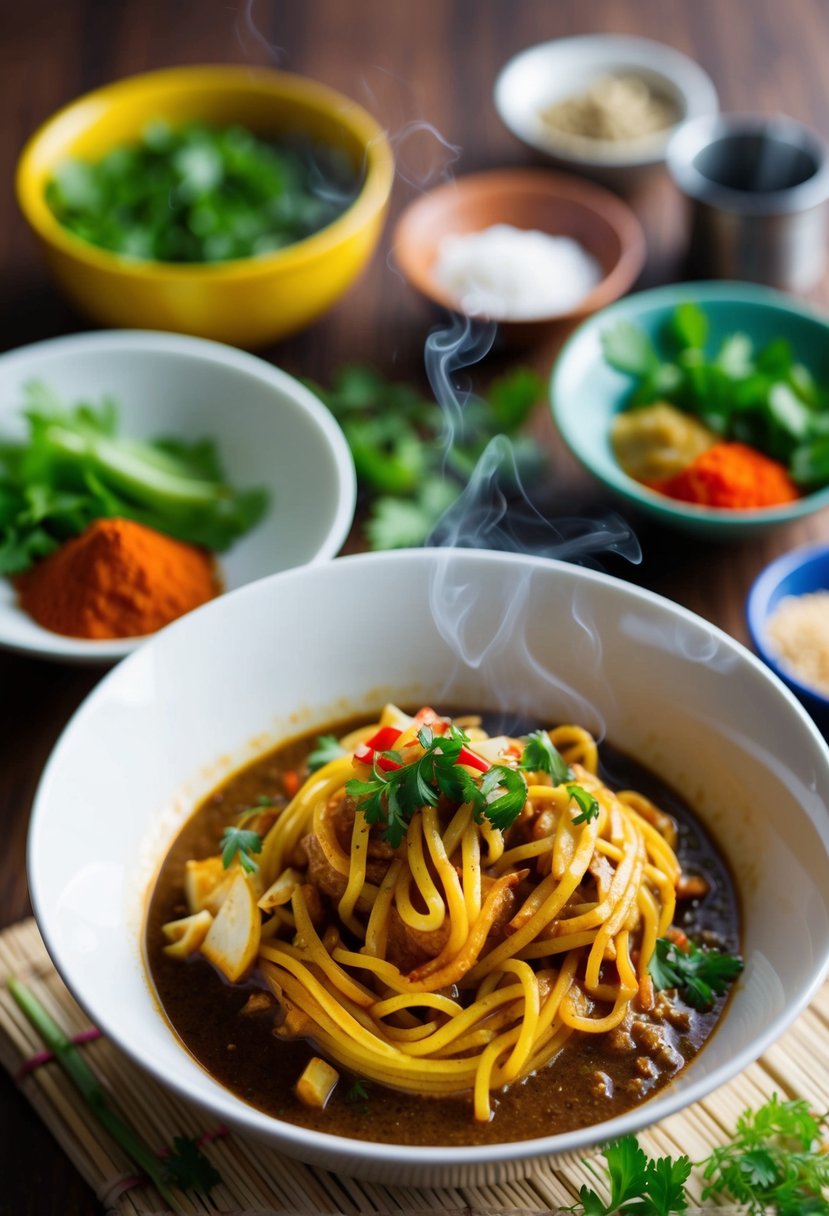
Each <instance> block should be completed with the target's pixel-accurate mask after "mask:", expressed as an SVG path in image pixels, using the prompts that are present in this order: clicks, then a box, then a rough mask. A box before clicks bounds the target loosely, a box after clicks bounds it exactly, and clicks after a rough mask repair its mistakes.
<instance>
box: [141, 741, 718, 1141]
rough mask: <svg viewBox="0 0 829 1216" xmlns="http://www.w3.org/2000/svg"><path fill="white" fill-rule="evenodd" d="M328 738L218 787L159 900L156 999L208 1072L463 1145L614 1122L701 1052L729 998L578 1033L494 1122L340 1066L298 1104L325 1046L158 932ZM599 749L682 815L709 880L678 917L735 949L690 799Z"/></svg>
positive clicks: (279, 754) (509, 1094)
mask: <svg viewBox="0 0 829 1216" xmlns="http://www.w3.org/2000/svg"><path fill="white" fill-rule="evenodd" d="M364 720H365V718H363V719H359V720H354V721H349V722H341V723H337V724H335V725H334V726H332V727H327V728H326V733H328V732H330V733H334V734H336V735H342V734H345V733H346V732H347V731H348V730H351V729H353V728H354V727H356V726H358V725H359V724H360V721H364ZM484 725H485V726H486V727H487V728H488V729H490V730H491V732H492V733H500V731H501V729H502V725H503V724H502V723H499V722H497V721H488V720H486V719H485V722H484ZM509 726H510V732H511V733H526V731H527V730H531V729H535V724H529V725H528V724H526V723H521V724H520V726H519V727H516V725H515V722H514V720H512V721H511V722H510V723H509ZM320 733H322V732H321V731H314V732H313V734H310V735H308V736H305V737H303V738H301V739H295V740H291V741H290V742H288V743H286V744H284V745H282V746H280V747H278V748H276V749H274V750H273V751H272V752H270V753H268V754H267V755H266V756H264V757H262V758H260V759H259V760H256V761H254V762H253V763H252V764H250V765H249V766H248V767H246V768H245V769H243V770H241V771H240V772H238V773H236V774H235V775H233V776H232V777H231V778H229V780H227V781H226V782H225V783H224V784H223V785H222V786H220V787H219V788H218V789H217V790H216V791H214V793H212V794H211V795H209V796H208V797H207V798H206V799H205V800H204V802H203V803H202V804H201V805H200V806H199V808H198V809H197V810H196V812H195V813H194V814H193V816H192V817H191V818H190V819H189V820H188V822H187V823H186V824H185V826H184V827H183V828H182V830H181V832H180V833H179V835H178V836H177V838H176V840H175V842H174V844H173V846H172V848H171V849H170V851H169V853H168V855H167V857H166V859H165V861H164V863H163V865H162V868H161V871H160V874H159V877H158V880H157V882H156V885H155V888H154V890H153V892H152V895H151V898H150V904H149V911H148V918H147V957H148V959H149V966H150V972H151V975H152V979H153V981H154V983H155V988H156V991H157V994H158V998H159V1002H160V1004H161V1006H162V1008H163V1010H164V1012H165V1013H166V1015H167V1018H168V1019H169V1021H170V1023H171V1024H172V1026H173V1027H174V1029H175V1031H176V1033H177V1034H178V1036H179V1038H180V1039H181V1040H182V1042H183V1043H184V1045H185V1046H186V1047H187V1049H188V1050H189V1051H190V1052H191V1054H192V1055H193V1056H195V1058H196V1059H197V1060H198V1061H199V1062H200V1063H201V1064H202V1066H203V1067H204V1068H205V1069H206V1070H207V1071H208V1072H209V1073H210V1074H211V1075H212V1076H214V1077H215V1078H216V1079H217V1080H218V1081H220V1082H221V1083H222V1084H223V1085H225V1086H226V1087H227V1088H228V1089H229V1090H231V1091H232V1092H233V1093H235V1094H237V1095H238V1096H239V1097H240V1098H242V1099H243V1100H244V1101H246V1102H249V1103H250V1104H251V1105H253V1106H255V1107H258V1108H259V1109H261V1110H263V1111H265V1112H267V1113H268V1114H270V1115H275V1116H276V1117H278V1118H280V1119H284V1120H287V1121H288V1122H291V1123H296V1124H300V1125H302V1126H304V1127H308V1128H312V1129H314V1130H316V1131H321V1132H327V1133H329V1134H333V1135H341V1136H351V1137H354V1138H356V1139H364V1140H374V1141H384V1142H387V1143H392V1144H410V1145H467V1144H492V1143H503V1142H504V1141H515V1140H529V1139H534V1138H536V1137H539V1136H548V1135H555V1134H558V1133H562V1132H566V1131H572V1130H574V1129H575V1128H579V1127H584V1126H588V1125H591V1124H594V1123H598V1122H601V1121H603V1120H605V1119H609V1118H612V1117H613V1116H615V1115H619V1114H621V1113H623V1112H624V1111H626V1110H629V1109H630V1108H631V1107H632V1106H635V1105H637V1104H638V1103H639V1102H641V1101H643V1100H645V1099H646V1098H649V1097H651V1096H653V1094H654V1093H656V1092H658V1090H659V1089H661V1088H662V1087H663V1086H664V1085H665V1084H667V1083H668V1082H669V1081H670V1080H671V1079H672V1078H673V1077H675V1076H676V1075H677V1073H678V1072H679V1071H681V1067H684V1065H685V1064H686V1063H687V1062H688V1061H689V1060H690V1059H692V1058H693V1056H694V1055H695V1054H696V1053H697V1051H698V1050H699V1048H700V1047H701V1046H702V1044H703V1043H704V1041H705V1039H706V1038H707V1036H708V1035H709V1034H710V1033H711V1031H712V1029H713V1028H714V1025H715V1024H716V1022H717V1019H718V1017H719V1016H720V1013H721V1012H722V1009H723V1006H724V1005H725V1003H726V1000H727V997H722V998H720V999H719V1000H718V1001H717V1003H716V1005H715V1006H714V1007H713V1009H712V1010H710V1011H709V1012H706V1013H699V1012H697V1011H696V1010H694V1009H692V1008H691V1007H690V1006H687V1005H686V1004H684V1003H683V1002H682V1001H681V1000H676V1001H675V1002H673V1013H672V1016H671V1018H665V1017H663V1018H662V1019H661V1020H657V1019H654V1020H653V1021H652V1022H651V1021H650V1019H643V1026H642V1029H641V1035H640V1036H639V1042H638V1043H637V1045H636V1046H635V1049H633V1050H631V1049H630V1048H629V1047H625V1046H624V1044H623V1043H620V1042H619V1040H618V1039H616V1040H614V1039H613V1033H614V1032H611V1033H610V1034H609V1035H592V1034H591V1035H586V1034H579V1033H576V1034H574V1035H573V1037H572V1039H571V1040H570V1041H569V1043H568V1044H567V1046H566V1047H565V1048H564V1050H563V1051H562V1052H561V1053H560V1054H559V1056H558V1057H557V1058H556V1059H555V1060H554V1061H553V1063H552V1064H551V1065H550V1066H548V1067H547V1068H544V1069H542V1070H541V1071H539V1072H538V1073H536V1074H535V1075H533V1076H530V1077H528V1078H527V1079H526V1080H524V1081H523V1082H519V1083H517V1084H515V1085H513V1086H511V1087H510V1088H509V1089H507V1090H505V1091H500V1092H498V1093H497V1094H495V1095H493V1098H494V1100H493V1108H494V1112H495V1113H494V1117H493V1118H492V1119H491V1120H490V1122H489V1123H484V1124H482V1123H476V1122H475V1121H474V1120H473V1118H472V1112H471V1105H470V1102H469V1101H468V1099H467V1098H466V1097H464V1096H461V1097H458V1098H452V1099H438V1098H425V1097H423V1098H422V1097H417V1096H413V1095H411V1094H406V1093H403V1092H400V1091H395V1090H391V1089H386V1088H385V1087H383V1086H381V1085H378V1084H376V1083H373V1082H363V1083H358V1078H356V1077H353V1076H350V1075H348V1074H347V1073H344V1072H343V1071H342V1070H339V1071H340V1072H341V1077H340V1081H339V1083H338V1085H337V1087H336V1089H335V1090H334V1092H333V1094H332V1095H331V1098H330V1099H329V1101H328V1103H327V1105H326V1107H325V1109H324V1110H316V1109H312V1108H309V1107H307V1106H305V1105H303V1104H302V1103H301V1102H300V1101H299V1100H298V1099H297V1098H296V1097H295V1096H294V1093H293V1086H294V1084H295V1082H296V1080H297V1078H298V1077H299V1076H300V1074H301V1072H302V1070H303V1068H304V1067H305V1065H306V1063H307V1062H308V1060H309V1059H310V1058H311V1057H312V1056H313V1055H315V1054H317V1053H316V1050H315V1048H314V1047H313V1046H312V1045H311V1044H310V1043H308V1042H306V1041H304V1040H294V1041H290V1042H285V1041H282V1040H279V1039H277V1038H276V1037H275V1036H274V1034H273V1033H272V1026H273V1011H272V1010H266V1011H264V1012H260V1013H245V1014H242V1013H241V1012H240V1011H241V1009H242V1007H243V1006H244V1005H245V1004H246V1002H247V1000H248V998H249V997H250V995H251V992H252V991H256V990H257V988H258V987H259V985H258V984H257V982H256V977H255V975H254V977H252V979H251V980H250V981H249V982H248V983H246V984H243V985H235V986H232V985H229V984H228V983H227V982H226V981H225V980H224V979H223V978H222V977H221V975H220V974H219V973H218V972H217V971H216V970H214V968H213V967H212V966H211V965H210V964H209V963H208V962H206V961H205V960H204V959H202V958H199V957H198V956H197V957H195V958H193V959H191V960H190V961H189V962H186V963H183V962H182V961H181V960H178V959H173V958H170V957H169V956H167V955H166V954H165V953H164V951H163V945H164V938H163V935H162V933H161V926H162V925H163V924H165V923H166V922H167V921H169V920H175V919H176V918H178V917H182V916H186V915H187V913H188V908H187V905H186V903H185V900H184V895H183V879H184V867H185V863H186V862H187V861H188V860H189V859H190V858H201V857H207V856H210V855H212V854H216V853H217V852H218V850H219V840H220V837H221V835H222V832H223V831H224V829H225V827H226V826H227V825H228V824H229V823H231V822H232V821H233V819H234V818H235V816H236V815H238V814H239V813H241V812H242V811H244V810H246V809H248V808H250V807H251V806H253V805H255V804H256V802H257V800H258V799H260V798H262V797H263V796H266V797H268V798H269V799H272V800H273V802H274V804H275V805H276V806H283V805H285V804H287V802H288V801H289V799H288V797H287V795H286V793H285V790H284V787H283V774H284V773H285V772H288V771H296V770H297V769H299V768H301V766H302V765H303V763H304V761H305V758H306V757H307V755H308V753H309V752H310V750H311V748H312V747H313V744H314V742H315V740H316V737H317V735H318V734H320ZM600 755H601V765H600V774H601V776H602V779H603V780H605V781H606V782H607V784H608V785H610V786H611V787H612V788H616V789H619V788H634V789H638V790H640V791H641V792H642V793H644V794H645V795H646V796H647V797H649V798H651V799H652V800H653V801H654V802H656V803H657V805H659V806H661V807H662V808H663V809H664V810H666V811H668V812H669V813H670V814H672V815H673V816H674V818H675V819H676V821H677V823H678V825H679V843H678V846H677V850H676V851H677V854H678V856H679V859H680V861H681V862H682V864H683V868H684V869H687V870H688V871H689V872H690V873H692V874H700V875H701V876H702V877H703V878H705V879H706V881H707V882H708V884H709V886H710V891H709V894H708V895H707V896H706V897H705V899H704V900H702V901H701V902H699V903H697V902H692V903H690V904H688V905H687V907H686V906H684V905H680V908H683V907H684V913H683V912H680V910H679V909H678V915H677V917H676V919H675V923H676V924H678V925H681V926H682V927H683V928H685V929H686V931H688V932H690V933H693V934H695V935H697V934H703V935H705V936H706V937H707V936H709V935H710V937H711V940H712V941H715V942H716V944H717V945H718V946H720V947H721V948H723V949H725V950H727V951H728V952H729V953H736V952H738V950H739V923H738V909H737V898H736V893H735V889H734V884H733V882H732V880H731V876H730V874H729V872H728V868H727V866H726V865H725V862H724V861H723V859H722V858H721V856H720V855H719V853H718V851H717V849H716V847H715V846H714V844H713V843H712V840H711V838H710V836H709V835H708V834H707V833H706V832H705V830H704V829H703V828H702V826H701V825H700V824H699V822H698V821H697V820H696V819H695V818H694V816H693V815H692V814H691V812H690V810H689V809H688V807H687V806H686V805H685V804H684V802H683V801H682V800H681V798H680V797H679V796H678V795H677V794H676V793H675V792H674V791H673V790H671V789H670V788H668V787H667V786H666V785H665V784H664V783H663V782H661V781H660V780H659V779H658V778H656V777H655V776H654V775H653V774H651V773H650V772H648V771H647V770H646V769H645V768H643V766H642V765H640V764H638V763H636V762H635V761H633V760H631V759H630V758H629V757H627V756H624V755H623V754H622V753H620V752H618V751H616V750H615V749H613V748H612V747H610V746H609V745H607V744H603V745H602V747H601V749H600ZM650 1028H658V1031H659V1033H660V1034H661V1035H662V1041H663V1043H664V1042H667V1043H668V1045H669V1049H670V1050H668V1051H667V1052H664V1051H660V1049H659V1048H655V1047H654V1045H653V1042H652V1041H651V1040H652V1038H653V1037H654V1035H651V1036H650V1037H649V1029H650ZM654 1034H655V1032H654ZM680 1057H681V1064H679V1063H678V1061H679V1059H680ZM654 1074H655V1075H654Z"/></svg>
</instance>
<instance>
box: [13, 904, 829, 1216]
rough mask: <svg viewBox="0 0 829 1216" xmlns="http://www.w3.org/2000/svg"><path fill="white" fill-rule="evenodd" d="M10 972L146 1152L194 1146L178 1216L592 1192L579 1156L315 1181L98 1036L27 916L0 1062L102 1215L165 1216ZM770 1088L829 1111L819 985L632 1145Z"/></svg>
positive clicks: (691, 1148)
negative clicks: (524, 1166)
mask: <svg viewBox="0 0 829 1216" xmlns="http://www.w3.org/2000/svg"><path fill="white" fill-rule="evenodd" d="M11 976H16V977H17V978H19V979H21V980H23V981H24V982H25V983H26V984H27V985H28V986H29V987H30V988H31V990H32V991H33V992H34V994H35V995H36V997H37V998H38V1000H39V1001H40V1002H41V1003H42V1004H43V1006H44V1007H45V1008H46V1009H47V1010H48V1011H49V1012H50V1013H51V1014H52V1016H53V1017H54V1018H55V1020H56V1021H57V1022H58V1023H59V1025H60V1026H61V1028H62V1029H63V1030H64V1031H65V1032H66V1033H67V1034H68V1035H70V1036H74V1037H76V1039H77V1041H80V1042H82V1043H83V1047H82V1050H83V1052H84V1056H85V1058H86V1060H87V1062H88V1063H89V1065H90V1067H91V1068H92V1070H93V1071H94V1072H95V1073H96V1074H97V1076H98V1078H99V1080H100V1082H101V1083H102V1084H103V1085H104V1086H105V1088H106V1090H107V1091H108V1093H109V1094H110V1096H111V1098H112V1100H113V1103H114V1104H115V1105H117V1107H118V1108H119V1109H120V1111H121V1113H122V1115H123V1116H124V1117H125V1118H126V1120H127V1121H128V1122H129V1123H130V1124H131V1125H132V1126H133V1127H134V1128H135V1130H136V1131H137V1132H138V1133H139V1135H140V1136H141V1137H142V1138H143V1139H144V1140H145V1141H146V1142H147V1143H149V1144H150V1145H152V1146H153V1147H155V1148H157V1149H158V1151H163V1150H164V1149H165V1147H166V1148H172V1144H173V1140H174V1138H175V1137H176V1136H182V1135H183V1136H189V1137H193V1138H194V1139H195V1140H197V1141H198V1142H199V1143H200V1145H201V1146H202V1151H203V1152H204V1153H205V1155H206V1156H207V1157H208V1158H209V1160H210V1161H211V1163H212V1164H213V1165H214V1166H215V1167H216V1169H217V1170H218V1171H219V1173H220V1174H221V1176H222V1180H223V1181H222V1182H221V1183H220V1184H219V1185H217V1186H216V1187H215V1188H214V1190H213V1192H212V1194H211V1196H210V1198H209V1199H206V1198H202V1197H198V1196H196V1197H193V1198H190V1197H182V1208H183V1210H184V1211H185V1212H189V1213H199V1212H201V1213H204V1212H223V1213H237V1214H239V1216H261V1214H265V1213H278V1214H280V1216H283V1214H285V1216H287V1214H288V1213H291V1214H296V1216H334V1214H340V1213H342V1214H344V1216H352V1214H355V1216H356V1214H358V1213H359V1214H365V1216H379V1214H380V1213H384V1214H388V1213H396V1212H401V1213H406V1212H407V1213H410V1214H411V1216H414V1214H415V1213H420V1214H421V1216H425V1214H426V1213H428V1214H429V1216H436V1214H442V1216H478V1214H479V1213H481V1214H486V1216H536V1214H542V1213H543V1214H545V1216H546V1214H547V1213H554V1212H560V1211H562V1210H563V1209H566V1208H567V1206H568V1205H570V1204H572V1203H573V1202H574V1201H575V1200H576V1199H577V1197H578V1190H579V1187H580V1186H582V1185H583V1184H585V1183H587V1184H588V1185H590V1186H593V1187H596V1186H597V1183H596V1179H595V1177H594V1176H593V1175H592V1174H591V1173H590V1171H589V1169H588V1168H587V1166H586V1165H585V1163H584V1161H583V1160H580V1159H575V1158H572V1159H568V1158H557V1159H556V1160H555V1162H549V1163H544V1164H542V1165H541V1166H540V1168H539V1169H538V1170H537V1171H536V1172H535V1173H534V1174H533V1175H532V1176H531V1177H529V1178H526V1179H524V1180H522V1181H518V1182H507V1183H503V1184H501V1185H498V1186H480V1187H476V1186H463V1187H455V1188H446V1189H442V1190H437V1189H415V1188H410V1187H387V1186H382V1185H380V1184H379V1183H370V1182H359V1181H356V1180H354V1179H350V1178H344V1177H341V1176H338V1175H335V1174H331V1173H326V1171H324V1170H320V1169H317V1168H311V1167H310V1166H305V1165H302V1164H300V1163H299V1162H297V1161H293V1160H291V1159H290V1158H288V1157H285V1156H283V1155H282V1154H280V1153H278V1152H275V1151H274V1150H272V1149H268V1148H266V1147H264V1146H263V1145H262V1144H260V1143H253V1142H251V1141H248V1140H246V1139H245V1138H244V1137H242V1136H240V1135H238V1134H236V1133H231V1132H229V1131H227V1129H224V1128H221V1127H219V1126H217V1125H216V1124H215V1123H211V1121H210V1119H209V1117H206V1116H205V1115H204V1114H203V1113H202V1112H200V1111H198V1110H196V1109H195V1108H194V1107H192V1106H190V1105H189V1104H188V1103H187V1102H185V1101H182V1100H181V1099H179V1098H177V1097H175V1096H174V1095H172V1094H171V1093H168V1092H167V1090H165V1089H164V1088H163V1087H162V1086H160V1085H158V1084H157V1083H156V1082H155V1081H154V1080H153V1079H152V1078H151V1077H148V1076H147V1075H146V1074H145V1073H143V1072H142V1071H141V1070H140V1069H139V1068H138V1067H136V1065H134V1064H133V1063H132V1062H131V1061H130V1060H129V1059H128V1058H127V1057H126V1056H124V1055H123V1054H122V1053H121V1052H120V1051H119V1050H118V1049H117V1048H116V1047H114V1046H113V1045H112V1044H111V1043H109V1042H108V1041H107V1040H106V1039H104V1038H102V1037H100V1036H97V1034H96V1032H95V1031H94V1029H93V1028H90V1025H89V1020H88V1018H87V1017H86V1015H85V1014H84V1013H83V1011H82V1010H81V1009H80V1008H79V1006H78V1005H77V1004H76V1003H75V1001H74V1000H73V999H72V997H71V996H70V995H69V993H68V991H67V990H66V988H65V987H64V985H63V983H62V982H61V979H60V977H59V976H58V973H57V972H56V971H55V969H54V967H53V966H52V963H51V960H50V959H49V956H48V954H47V953H46V948H45V947H44V945H43V941H42V939H41V937H40V934H39V933H38V930H37V927H36V925H35V922H34V921H33V920H27V921H24V922H22V924H20V925H16V926H14V927H13V928H11V929H7V930H6V931H5V933H2V934H0V1064H2V1065H3V1067H4V1068H5V1069H6V1070H7V1071H8V1072H9V1073H10V1074H11V1075H12V1076H13V1077H15V1078H17V1079H18V1083H19V1084H20V1087H21V1089H22V1092H23V1093H24V1094H25V1095H26V1097H27V1098H28V1100H29V1101H30V1102H31V1104H32V1106H33V1107H34V1108H35V1110H36V1111H37V1112H38V1114H39V1115H40V1117H41V1118H42V1119H43V1121H44V1123H45V1124H46V1125H47V1127H48V1128H49V1129H50V1131H51V1132H52V1134H53V1135H54V1137H55V1139H56V1140H57V1141H58V1142H59V1143H60V1145H61V1146H62V1147H63V1149H64V1151H65V1152H66V1153H67V1154H68V1156H69V1157H70V1158H71V1160H72V1161H73V1162H74V1164H75V1165H76V1166H77V1168H78V1170H79V1171H80V1172H81V1174H82V1175H83V1177H84V1178H85V1179H86V1181H87V1182H88V1183H89V1185H90V1186H91V1187H92V1188H93V1190H94V1191H95V1193H96V1195H97V1196H98V1198H99V1200H100V1201H101V1204H102V1207H103V1210H104V1211H106V1212H107V1213H111V1214H112V1216H164V1214H165V1212H166V1208H165V1206H164V1204H163V1202H162V1201H161V1200H160V1199H159V1197H158V1196H157V1195H156V1193H155V1191H154V1190H153V1188H152V1187H151V1186H150V1185H149V1184H144V1183H142V1182H141V1180H140V1179H138V1178H136V1177H135V1170H134V1168H133V1167H132V1166H131V1164H130V1162H129V1161H128V1159H127V1158H126V1157H125V1156H124V1155H123V1153H122V1152H121V1150H120V1149H119V1148H118V1146H117V1145H115V1144H114V1143H113V1142H111V1141H110V1140H109V1139H108V1137H107V1136H106V1134H105V1133H104V1131H103V1130H102V1129H101V1127H100V1125H99V1124H98V1123H97V1121H96V1120H95V1118H94V1116H93V1115H92V1114H91V1113H90V1111H89V1110H88V1108H87V1107H86V1105H85V1104H84V1103H83V1102H82V1100H81V1099H80V1097H79V1095H78V1094H77V1092H76V1090H75V1089H74V1088H73V1086H72V1085H71V1084H70V1082H69V1081H68V1079H67V1078H66V1076H65V1075H64V1073H63V1072H62V1070H61V1069H60V1067H59V1065H57V1064H56V1063H55V1062H54V1061H49V1060H46V1061H45V1062H44V1060H43V1058H42V1057H43V1044H42V1043H41V1041H40V1040H39V1038H38V1037H37V1035H36V1034H35V1032H34V1031H33V1030H32V1028H31V1027H30V1025H29V1023H28V1022H27V1021H26V1019H25V1018H24V1016H23V1014H22V1013H21V1012H20V1010H19V1009H18V1008H17V1005H16V1004H15V1003H14V1001H13V1000H12V998H11V996H10V995H9V993H8V991H7V988H6V980H7V979H8V978H9V977H11ZM774 1092H777V1093H778V1094H780V1095H781V1097H785V1098H800V1097H802V1098H806V1099H807V1100H808V1101H809V1102H810V1103H811V1104H812V1105H813V1106H814V1108H815V1109H817V1110H826V1109H827V1107H829V984H827V985H826V986H825V987H824V988H823V990H822V991H821V992H820V993H819V995H818V997H817V999H816V1000H815V1001H814V1003H813V1004H812V1006H811V1007H810V1008H809V1009H808V1010H807V1011H806V1012H805V1013H804V1014H803V1015H802V1016H801V1017H800V1019H799V1020H798V1021H797V1023H796V1024H795V1025H794V1026H793V1027H792V1029H791V1030H790V1031H789V1032H788V1033H787V1034H786V1035H785V1037H784V1038H782V1039H781V1040H780V1041H779V1042H778V1043H776V1044H775V1045H774V1046H773V1047H771V1048H770V1049H769V1051H768V1052H767V1053H766V1054H765V1056H763V1058H762V1059H761V1060H760V1061H758V1062H757V1063H756V1064H753V1065H752V1066H751V1067H750V1068H748V1069H746V1071H745V1072H743V1073H741V1075H740V1076H739V1077H737V1078H736V1079H735V1080H734V1081H732V1082H731V1084H730V1085H727V1086H725V1087H724V1088H723V1089H719V1090H717V1091H716V1093H714V1094H712V1095H711V1096H710V1097H709V1098H707V1099H706V1100H705V1101H703V1102H700V1103H698V1104H697V1105H696V1106H693V1107H691V1108H689V1109H687V1110H685V1111H682V1112H681V1113H680V1114H678V1115H674V1116H673V1118H671V1119H668V1120H666V1121H665V1122H664V1123H661V1124H659V1125H658V1126H656V1127H653V1128H651V1129H650V1130H649V1131H647V1132H645V1133H643V1134H642V1135H641V1136H640V1142H641V1144H642V1146H643V1148H644V1149H645V1150H646V1152H648V1153H651V1154H654V1153H655V1154H658V1155H663V1154H666V1153H670V1154H671V1155H678V1154H680V1153H687V1155H688V1156H689V1157H690V1158H691V1160H696V1161H698V1160H701V1159H702V1158H703V1157H705V1156H707V1154H708V1153H709V1152H710V1151H711V1149H712V1148H713V1147H714V1146H715V1145H717V1144H722V1143H724V1142H726V1141H727V1140H728V1135H729V1130H730V1129H731V1128H732V1127H733V1126H734V1123H735V1120H736V1118H737V1116H738V1115H739V1114H740V1112H741V1111H742V1110H743V1109H744V1108H745V1107H755V1106H758V1105H760V1104H761V1103H762V1102H764V1101H765V1100H766V1099H767V1098H769V1097H770V1096H771V1094H772V1093H774ZM701 1190H702V1182H701V1180H700V1179H699V1178H698V1177H695V1176H693V1175H692V1177H691V1180H690V1183H689V1186H688V1193H689V1196H690V1198H691V1201H692V1202H694V1203H697V1204H698V1203H699V1202H700V1192H701ZM697 1210H698V1211H701V1210H702V1209H700V1208H698V1209H697ZM705 1210H706V1211H711V1212H713V1211H716V1212H717V1216H726V1213H728V1212H729V1211H732V1212H733V1211H736V1209H733V1208H727V1207H723V1206H719V1205H711V1206H709V1207H707V1208H706V1209H705ZM689 1216H690V1213H689Z"/></svg>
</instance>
